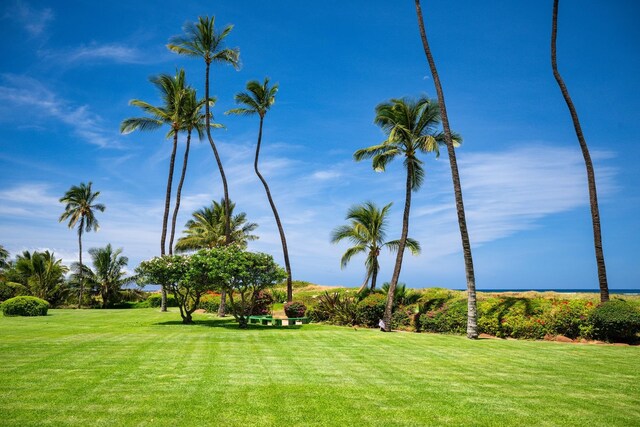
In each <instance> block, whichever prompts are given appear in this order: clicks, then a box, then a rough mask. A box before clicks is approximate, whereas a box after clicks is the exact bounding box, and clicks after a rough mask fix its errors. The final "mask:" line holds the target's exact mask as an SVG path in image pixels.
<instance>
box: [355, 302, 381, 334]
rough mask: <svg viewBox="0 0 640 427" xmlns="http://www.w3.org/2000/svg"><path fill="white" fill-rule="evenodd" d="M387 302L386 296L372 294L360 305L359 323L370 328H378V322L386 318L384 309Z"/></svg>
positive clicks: (358, 311)
mask: <svg viewBox="0 0 640 427" xmlns="http://www.w3.org/2000/svg"><path fill="white" fill-rule="evenodd" d="M386 302H387V297H386V295H382V294H370V295H368V296H366V297H365V298H364V299H363V300H362V301H360V302H359V303H358V307H357V308H356V318H357V319H358V323H359V324H361V325H364V326H368V327H370V328H375V327H377V326H378V322H379V321H380V319H382V317H383V316H384V308H385V304H386Z"/></svg>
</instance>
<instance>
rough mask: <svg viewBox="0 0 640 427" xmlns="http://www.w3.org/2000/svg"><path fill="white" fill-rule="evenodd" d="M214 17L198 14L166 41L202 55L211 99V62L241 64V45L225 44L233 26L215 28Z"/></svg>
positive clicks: (180, 50) (179, 49) (185, 51)
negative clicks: (232, 46) (193, 20)
mask: <svg viewBox="0 0 640 427" xmlns="http://www.w3.org/2000/svg"><path fill="white" fill-rule="evenodd" d="M215 20H216V18H215V16H212V17H208V16H199V17H198V22H197V23H193V22H187V23H186V24H185V25H184V27H183V31H184V34H183V35H180V36H175V37H172V38H171V39H170V40H169V44H167V48H168V49H169V50H171V51H172V52H175V53H177V54H179V55H186V56H192V57H197V58H203V59H204V63H205V84H204V98H205V100H207V101H208V100H209V99H210V97H209V69H210V67H211V64H212V63H218V64H228V65H232V66H233V67H234V68H235V69H236V70H237V69H239V67H240V51H239V49H238V48H227V47H225V38H226V37H227V36H228V35H229V33H230V32H231V30H232V29H233V25H227V26H226V27H225V28H224V29H223V30H222V31H216V28H215ZM209 110H210V106H209V102H206V103H205V120H206V126H205V128H206V130H207V137H208V139H209V144H210V145H211V149H212V150H213V154H214V156H215V158H216V163H217V164H218V169H219V170H220V177H221V179H222V188H223V191H224V202H225V203H224V206H225V209H226V210H227V212H228V211H229V188H228V186H227V178H226V176H225V173H224V169H223V167H222V161H221V160H220V155H219V154H218V149H217V147H216V144H215V143H214V142H213V138H212V137H211V128H210V126H209V123H210V120H211V116H210V115H209ZM226 218H227V222H226V224H225V236H226V238H227V242H229V241H230V235H231V223H230V222H229V221H230V220H231V215H227V216H226Z"/></svg>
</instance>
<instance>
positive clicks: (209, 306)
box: [199, 294, 220, 313]
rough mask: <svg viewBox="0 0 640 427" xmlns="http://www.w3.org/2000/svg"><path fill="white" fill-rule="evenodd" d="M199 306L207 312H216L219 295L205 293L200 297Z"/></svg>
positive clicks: (218, 304) (218, 305) (218, 306)
mask: <svg viewBox="0 0 640 427" xmlns="http://www.w3.org/2000/svg"><path fill="white" fill-rule="evenodd" d="M199 307H200V308H201V309H203V310H204V311H206V312H207V313H217V312H218V309H219V308H220V295H217V294H206V295H205V296H203V297H202V298H200V304H199Z"/></svg>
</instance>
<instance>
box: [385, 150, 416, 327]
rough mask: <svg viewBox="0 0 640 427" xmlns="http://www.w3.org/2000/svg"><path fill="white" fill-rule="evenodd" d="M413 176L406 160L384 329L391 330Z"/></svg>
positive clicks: (405, 240) (407, 223)
mask: <svg viewBox="0 0 640 427" xmlns="http://www.w3.org/2000/svg"><path fill="white" fill-rule="evenodd" d="M412 177H413V163H412V162H410V161H409V162H407V188H406V195H405V202H404V213H403V215H402V233H401V234H400V241H399V242H398V254H397V255H396V265H395V267H394V268H393V275H392V276H391V283H390V284H389V292H387V303H386V304H385V307H384V317H383V320H384V324H385V325H386V330H387V331H391V313H392V310H393V299H394V296H395V293H396V286H397V284H398V279H399V278H400V269H401V268H402V257H403V255H404V248H405V246H406V244H407V235H408V234H409V211H410V210H411V181H412V179H411V178H412Z"/></svg>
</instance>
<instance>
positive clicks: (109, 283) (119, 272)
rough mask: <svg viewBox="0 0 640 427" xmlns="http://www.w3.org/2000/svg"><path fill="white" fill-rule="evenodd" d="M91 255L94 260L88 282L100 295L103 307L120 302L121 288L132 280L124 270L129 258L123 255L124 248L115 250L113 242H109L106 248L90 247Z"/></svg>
mask: <svg viewBox="0 0 640 427" xmlns="http://www.w3.org/2000/svg"><path fill="white" fill-rule="evenodd" d="M89 255H91V259H92V262H93V270H89V272H90V276H89V277H88V278H89V280H88V282H89V283H91V284H92V285H93V287H94V288H95V289H96V293H97V294H99V295H100V297H101V299H102V308H106V307H108V306H110V305H113V304H115V303H117V302H119V300H120V290H121V289H122V287H123V286H124V285H126V284H127V283H129V282H131V281H132V279H131V278H129V277H127V273H126V272H125V271H124V268H125V267H126V266H127V264H128V263H129V259H128V258H127V257H125V256H122V248H120V249H115V250H114V249H113V248H112V247H111V244H108V245H107V246H105V247H104V248H91V249H89Z"/></svg>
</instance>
